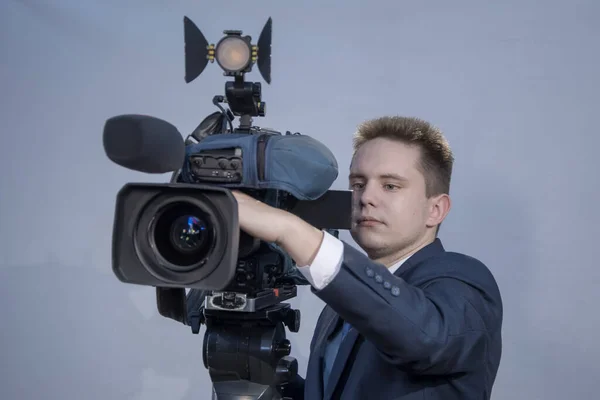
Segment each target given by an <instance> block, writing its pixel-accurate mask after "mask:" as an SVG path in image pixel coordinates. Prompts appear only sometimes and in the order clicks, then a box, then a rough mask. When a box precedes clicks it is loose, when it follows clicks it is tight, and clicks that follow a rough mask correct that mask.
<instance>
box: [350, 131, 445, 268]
mask: <svg viewBox="0 0 600 400" xmlns="http://www.w3.org/2000/svg"><path fill="white" fill-rule="evenodd" d="M419 159H420V150H419V148H417V147H413V146H408V145H406V144H404V143H400V142H398V141H395V140H392V139H387V138H377V139H373V140H370V141H368V142H366V143H365V144H364V145H362V146H361V147H360V149H359V150H358V151H357V153H356V155H355V156H354V158H353V160H352V165H351V167H350V189H351V190H352V191H353V206H352V229H351V235H352V238H353V239H354V240H355V241H356V243H357V244H358V245H359V246H360V247H361V248H362V249H363V250H364V251H365V252H367V254H368V255H369V257H370V258H372V259H374V260H385V261H396V259H394V255H401V256H403V255H405V254H404V253H405V251H409V252H410V251H411V250H412V249H413V248H414V247H415V246H417V247H419V245H420V244H422V242H423V241H424V240H426V239H427V237H428V233H429V234H430V233H431V231H432V229H435V227H432V226H431V223H432V211H433V209H432V203H431V201H430V200H428V199H427V197H426V196H425V178H424V177H423V174H422V173H421V172H420V171H419V170H418V169H417V165H418V164H417V163H418V162H419ZM434 218H435V216H434ZM428 226H429V229H428ZM390 257H391V259H389V258H390Z"/></svg>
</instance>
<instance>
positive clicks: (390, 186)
mask: <svg viewBox="0 0 600 400" xmlns="http://www.w3.org/2000/svg"><path fill="white" fill-rule="evenodd" d="M384 187H385V189H386V190H398V189H400V187H398V186H396V185H392V184H391V183H388V184H386V185H384Z"/></svg>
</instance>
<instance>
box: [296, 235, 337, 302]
mask: <svg viewBox="0 0 600 400" xmlns="http://www.w3.org/2000/svg"><path fill="white" fill-rule="evenodd" d="M323 233H324V235H323V241H322V242H321V247H319V251H318V252H317V255H316V256H315V259H314V260H313V262H312V264H310V265H306V266H299V265H298V266H297V267H298V271H300V273H302V275H304V277H305V278H306V279H307V280H308V282H309V283H310V284H311V285H312V286H313V287H314V288H315V289H317V290H321V289H323V288H324V287H325V286H327V285H328V284H329V282H331V281H332V280H333V278H335V277H336V275H337V274H338V272H339V271H340V267H341V265H342V255H343V253H344V244H343V243H342V241H341V240H339V239H337V238H336V237H335V236H333V235H332V234H330V233H328V232H326V231H323Z"/></svg>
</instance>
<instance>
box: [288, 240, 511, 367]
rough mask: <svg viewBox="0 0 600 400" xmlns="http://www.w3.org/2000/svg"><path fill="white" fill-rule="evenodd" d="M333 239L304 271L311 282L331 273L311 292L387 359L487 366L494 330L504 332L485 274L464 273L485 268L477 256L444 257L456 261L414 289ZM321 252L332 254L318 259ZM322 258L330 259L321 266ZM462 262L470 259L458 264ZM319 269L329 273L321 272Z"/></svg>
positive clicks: (412, 364)
mask: <svg viewBox="0 0 600 400" xmlns="http://www.w3.org/2000/svg"><path fill="white" fill-rule="evenodd" d="M325 236H326V237H327V234H326V235H325ZM335 241H338V239H336V238H334V237H329V238H327V240H324V241H323V244H322V245H321V248H320V249H319V252H318V253H317V256H316V257H315V262H313V264H312V265H311V266H310V268H309V267H302V268H299V269H300V271H301V272H302V273H304V274H306V275H308V276H311V279H313V281H315V278H314V275H317V276H320V274H322V275H325V277H324V278H322V279H321V280H320V281H319V279H317V281H318V282H320V283H321V284H320V285H315V284H312V283H311V284H312V286H313V289H312V291H313V292H314V293H315V294H316V295H317V296H318V297H319V298H321V299H322V300H323V301H324V302H325V303H327V304H328V305H329V306H330V307H331V308H332V309H334V310H335V311H336V312H337V313H338V314H339V315H340V316H341V317H342V318H343V319H344V320H345V321H347V322H349V323H350V324H351V325H352V326H354V327H355V328H356V329H357V330H358V331H359V332H360V333H361V334H362V335H363V336H364V337H365V338H366V339H367V340H369V341H370V342H371V343H373V345H375V346H376V347H377V349H378V350H379V352H380V353H381V355H382V357H384V358H385V359H387V361H388V362H390V363H391V364H394V365H396V366H398V367H400V368H403V369H405V370H409V371H413V372H418V373H421V374H450V373H460V372H467V371H470V370H473V369H477V368H485V365H483V364H484V363H485V360H486V352H487V348H488V345H489V341H490V336H491V335H492V334H493V333H492V331H497V330H499V319H500V318H501V317H500V313H501V310H500V304H499V298H498V297H497V296H496V293H495V292H494V291H493V290H489V291H488V289H487V288H486V282H485V280H486V279H489V278H488V277H486V276H485V274H480V275H481V277H482V278H481V279H479V278H478V277H477V273H475V276H476V277H475V279H474V280H473V279H468V278H466V277H465V276H464V271H465V270H468V271H469V273H472V272H473V271H477V270H478V269H479V270H483V269H485V267H483V265H482V264H481V265H479V264H477V262H476V260H474V259H468V260H469V261H468V262H466V261H461V260H460V259H457V260H448V261H445V262H448V263H456V264H457V265H455V266H452V265H448V266H447V267H444V268H443V269H442V271H444V273H443V274H438V275H436V276H432V277H431V278H430V279H429V280H427V281H426V282H423V283H422V284H419V287H416V286H413V285H410V284H408V283H407V282H406V281H404V280H403V279H402V278H400V277H398V276H395V275H393V274H392V273H391V272H389V270H388V269H387V268H386V267H385V266H383V265H381V264H378V263H375V262H373V261H371V260H370V259H369V258H368V257H366V256H365V255H364V254H362V253H361V252H359V251H358V250H356V249H354V248H352V247H351V246H349V245H347V244H346V243H344V242H341V241H339V242H340V243H341V248H342V251H339V248H340V245H338V246H337V251H336V246H333V245H332V244H333V243H334V242H335ZM321 252H323V254H325V253H327V254H328V255H327V257H319V256H320V253H321ZM334 254H337V255H338V258H337V259H336V257H335V256H334ZM321 260H324V261H325V260H326V263H328V264H327V265H325V264H323V265H321V264H319V262H320V261H321ZM332 260H335V261H332ZM465 260H467V258H466V257H465ZM461 262H463V264H465V263H467V264H468V263H470V265H458V264H460V263H461ZM471 264H472V265H471ZM478 267H482V268H478ZM319 269H322V270H323V272H316V271H317V270H319ZM307 279H309V278H307ZM478 280H483V281H484V282H483V284H480V283H478ZM309 281H310V279H309Z"/></svg>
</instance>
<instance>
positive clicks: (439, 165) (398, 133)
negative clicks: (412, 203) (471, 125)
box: [353, 116, 454, 198]
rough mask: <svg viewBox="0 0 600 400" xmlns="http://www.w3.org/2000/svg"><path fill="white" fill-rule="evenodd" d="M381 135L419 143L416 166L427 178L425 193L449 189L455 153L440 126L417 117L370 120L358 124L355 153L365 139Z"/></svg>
mask: <svg viewBox="0 0 600 400" xmlns="http://www.w3.org/2000/svg"><path fill="white" fill-rule="evenodd" d="M380 137H385V138H389V139H393V140H398V141H399V142H402V143H405V144H407V145H411V146H417V147H418V148H419V149H420V150H421V157H420V162H419V164H418V165H417V168H418V169H419V170H420V171H421V173H422V174H423V177H424V179H425V195H426V196H427V197H428V198H429V197H431V196H435V195H438V194H444V193H445V194H449V193H450V180H451V177H452V166H453V164H454V156H453V154H452V150H451V149H450V145H449V144H448V141H447V140H446V138H445V137H444V135H443V134H442V132H441V131H440V130H439V129H438V128H437V127H435V126H433V125H432V124H430V123H429V122H427V121H424V120H422V119H419V118H415V117H402V116H385V117H380V118H375V119H371V120H367V121H365V122H363V123H362V124H360V125H359V126H358V129H357V131H356V133H355V134H354V138H353V147H354V154H356V151H357V150H358V149H359V148H360V146H362V145H363V144H364V143H365V142H368V141H369V140H372V139H376V138H380Z"/></svg>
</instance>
